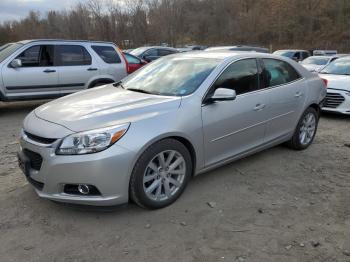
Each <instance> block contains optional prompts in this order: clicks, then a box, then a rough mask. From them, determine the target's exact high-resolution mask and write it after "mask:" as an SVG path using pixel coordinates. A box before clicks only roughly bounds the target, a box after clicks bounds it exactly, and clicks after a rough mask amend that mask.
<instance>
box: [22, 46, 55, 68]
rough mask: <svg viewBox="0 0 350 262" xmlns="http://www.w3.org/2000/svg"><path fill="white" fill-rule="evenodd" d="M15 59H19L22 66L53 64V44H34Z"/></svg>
mask: <svg viewBox="0 0 350 262" xmlns="http://www.w3.org/2000/svg"><path fill="white" fill-rule="evenodd" d="M16 59H20V60H21V62H22V67H39V66H53V63H54V46H53V45H36V46H32V47H29V48H28V49H26V50H25V51H23V52H22V53H21V54H20V55H19V56H17V57H16Z"/></svg>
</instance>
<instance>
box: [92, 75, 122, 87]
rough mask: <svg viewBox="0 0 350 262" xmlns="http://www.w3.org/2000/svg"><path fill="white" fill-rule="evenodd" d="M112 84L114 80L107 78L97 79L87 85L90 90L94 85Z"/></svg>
mask: <svg viewBox="0 0 350 262" xmlns="http://www.w3.org/2000/svg"><path fill="white" fill-rule="evenodd" d="M114 82H115V80H114V79H112V78H107V77H103V78H97V79H95V80H93V81H91V82H90V83H89V85H88V88H92V87H94V86H95V85H96V84H112V83H114Z"/></svg>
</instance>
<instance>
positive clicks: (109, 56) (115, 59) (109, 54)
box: [91, 45, 121, 64]
mask: <svg viewBox="0 0 350 262" xmlns="http://www.w3.org/2000/svg"><path fill="white" fill-rule="evenodd" d="M91 48H92V49H93V50H94V51H95V52H96V54H98V55H99V57H101V59H102V60H103V61H105V62H106V63H107V64H119V63H120V62H121V61H120V57H119V55H118V53H117V51H116V50H115V49H114V48H113V47H112V46H96V45H95V46H91Z"/></svg>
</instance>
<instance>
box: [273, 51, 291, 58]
mask: <svg viewBox="0 0 350 262" xmlns="http://www.w3.org/2000/svg"><path fill="white" fill-rule="evenodd" d="M273 54H274V55H280V56H285V57H289V58H292V57H293V56H294V54H295V52H294V51H276V52H274V53H273Z"/></svg>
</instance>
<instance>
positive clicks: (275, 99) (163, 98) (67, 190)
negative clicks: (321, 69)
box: [18, 51, 326, 209]
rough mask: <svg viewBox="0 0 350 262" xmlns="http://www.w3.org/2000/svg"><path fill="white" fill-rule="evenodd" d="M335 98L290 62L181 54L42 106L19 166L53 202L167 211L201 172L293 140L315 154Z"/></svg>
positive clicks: (32, 117) (26, 134)
mask: <svg viewBox="0 0 350 262" xmlns="http://www.w3.org/2000/svg"><path fill="white" fill-rule="evenodd" d="M325 94H326V88H325V85H324V83H323V81H322V80H321V79H320V78H319V77H318V76H316V75H315V74H311V73H309V72H308V71H307V70H306V69H304V68H303V67H302V66H301V65H299V64H297V63H296V62H294V61H292V60H290V59H288V58H283V57H280V56H275V55H270V54H262V53H261V54H259V53H252V52H249V53H244V52H240V53H232V52H225V51H223V52H195V53H182V54H177V55H171V56H167V57H164V58H161V59H159V60H157V61H155V62H153V63H151V64H149V65H147V66H145V67H144V68H142V69H140V70H138V71H136V72H135V73H134V74H132V75H130V76H128V77H127V78H125V79H123V80H122V81H121V82H118V83H115V84H109V85H105V86H101V87H97V88H94V89H91V90H86V91H82V92H79V93H76V94H73V95H69V96H67V97H64V98H60V99H57V100H54V101H52V102H49V103H47V104H44V105H42V106H40V107H38V108H36V109H35V110H34V111H32V112H31V113H30V114H29V115H28V116H27V117H26V118H25V120H24V123H23V129H22V134H21V139H20V145H21V148H20V151H19V153H18V161H19V166H20V167H21V169H22V170H23V172H24V174H25V176H26V177H27V179H28V181H29V182H30V183H31V184H32V185H33V186H34V187H35V190H36V192H37V193H38V194H39V196H41V197H43V198H47V199H51V200H55V201H61V202H70V203H78V204H87V205H116V204H122V203H126V202H128V201H129V199H130V200H132V201H134V202H135V203H136V204H138V205H139V206H141V207H145V208H150V209H155V208H162V207H165V206H167V205H170V204H171V203H173V202H174V201H175V200H176V199H177V198H178V197H179V196H180V195H181V194H182V192H183V191H184V189H185V187H186V185H187V183H188V181H189V180H190V178H191V177H192V176H194V175H197V174H200V173H203V172H206V171H208V170H211V169H213V168H216V167H218V166H221V165H224V164H227V163H229V162H231V161H233V160H236V159H239V158H242V157H245V156H248V155H251V154H253V153H256V152H258V151H261V150H264V149H266V148H269V147H272V146H275V145H278V144H281V143H284V142H287V143H288V144H289V146H290V147H291V148H293V149H296V150H302V149H306V148H307V147H308V146H309V145H310V144H311V143H312V141H313V139H314V137H315V134H316V129H317V124H318V119H319V112H320V104H321V103H322V101H323V100H324V97H325Z"/></svg>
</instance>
